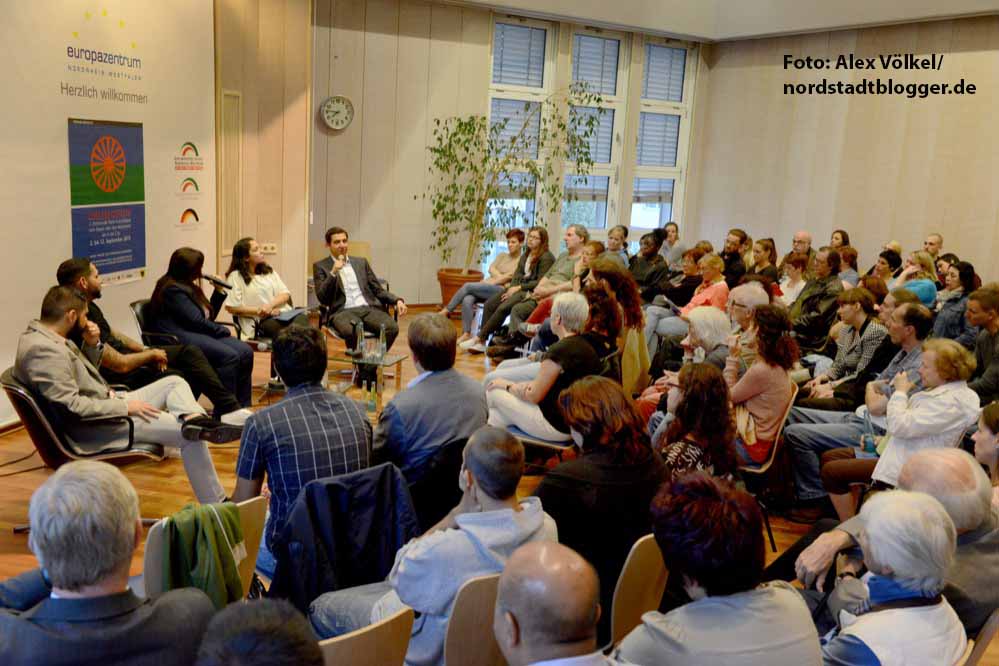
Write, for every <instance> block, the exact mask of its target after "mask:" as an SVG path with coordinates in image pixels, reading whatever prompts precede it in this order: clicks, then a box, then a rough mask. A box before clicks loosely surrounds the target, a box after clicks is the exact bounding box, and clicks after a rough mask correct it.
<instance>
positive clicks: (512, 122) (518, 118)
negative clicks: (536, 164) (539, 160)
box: [489, 97, 541, 157]
mask: <svg viewBox="0 0 999 666" xmlns="http://www.w3.org/2000/svg"><path fill="white" fill-rule="evenodd" d="M524 105H525V102H524V101H523V100H519V99H503V98H499V97H494V98H493V99H492V103H491V105H490V112H489V122H490V123H491V124H492V125H499V124H500V123H502V122H503V121H504V120H507V121H508V122H507V123H506V127H504V128H503V131H502V132H500V141H501V142H502V143H503V144H505V145H507V146H508V145H509V143H510V141H511V140H512V139H513V138H514V137H516V136H517V134H518V133H519V132H520V130H521V128H522V127H523V126H524V121H525V118H526V116H527V115H530V114H532V113H533V116H532V117H531V120H530V124H529V125H528V127H527V137H529V138H530V145H529V146H528V147H527V150H526V151H525V152H526V154H527V155H529V156H530V157H537V156H538V134H539V133H540V132H541V114H540V113H537V110H538V107H539V106H540V105H539V103H538V102H526V105H527V107H528V108H527V109H525V108H524ZM522 146H523V144H522Z"/></svg>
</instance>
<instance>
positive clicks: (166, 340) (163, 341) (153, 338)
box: [128, 298, 180, 347]
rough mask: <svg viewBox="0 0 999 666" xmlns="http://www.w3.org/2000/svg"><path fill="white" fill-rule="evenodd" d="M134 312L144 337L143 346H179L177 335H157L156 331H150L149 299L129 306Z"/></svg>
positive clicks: (134, 302) (143, 299) (137, 324)
mask: <svg viewBox="0 0 999 666" xmlns="http://www.w3.org/2000/svg"><path fill="white" fill-rule="evenodd" d="M128 306H129V307H130V308H131V310H132V316H133V317H135V325H136V326H138V328H139V333H140V335H142V344H144V345H146V346H147V347H155V346H157V345H179V344H180V340H179V339H178V338H177V336H176V335H173V334H171V333H157V332H156V331H150V330H149V326H148V325H149V319H150V317H149V299H148V298H142V299H139V300H138V301H132V302H131V303H129V304H128Z"/></svg>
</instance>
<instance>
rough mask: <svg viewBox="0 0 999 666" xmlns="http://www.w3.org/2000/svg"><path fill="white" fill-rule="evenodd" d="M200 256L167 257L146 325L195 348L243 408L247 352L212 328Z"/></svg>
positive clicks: (249, 370) (213, 311)
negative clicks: (164, 269)
mask: <svg viewBox="0 0 999 666" xmlns="http://www.w3.org/2000/svg"><path fill="white" fill-rule="evenodd" d="M204 265H205V255H204V254H202V252H201V251H200V250H195V249H194V248H192V247H182V248H180V249H178V250H175V251H174V253H173V254H172V255H170V265H169V267H168V268H167V272H166V274H165V275H163V277H161V278H160V279H159V280H157V282H156V288H155V289H154V290H153V296H152V299H151V301H150V315H151V321H150V322H149V326H150V328H151V329H152V330H154V331H159V332H160V333H170V334H171V335H175V336H177V338H178V339H179V340H180V341H181V342H182V343H185V344H190V345H194V346H196V347H198V348H199V349H201V351H202V352H204V354H205V357H206V358H207V359H208V362H209V363H211V364H212V367H213V368H215V372H217V373H218V376H219V379H220V380H221V381H222V383H223V384H224V385H225V386H226V388H228V389H229V390H230V391H232V393H233V394H234V395H235V396H236V400H238V401H239V404H241V405H242V406H244V407H248V406H249V405H250V398H251V395H250V393H251V381H252V380H251V376H252V374H253V350H252V349H251V348H250V346H249V345H247V344H246V343H245V342H241V341H239V340H237V339H236V338H234V337H231V336H230V334H229V329H228V328H226V327H225V326H222V325H221V324H217V323H215V321H214V319H215V316H216V315H217V314H218V311H217V308H215V307H213V306H212V303H211V302H209V300H208V299H207V298H206V297H205V293H204V292H203V291H202V289H201V276H202V273H201V271H202V268H203V267H204Z"/></svg>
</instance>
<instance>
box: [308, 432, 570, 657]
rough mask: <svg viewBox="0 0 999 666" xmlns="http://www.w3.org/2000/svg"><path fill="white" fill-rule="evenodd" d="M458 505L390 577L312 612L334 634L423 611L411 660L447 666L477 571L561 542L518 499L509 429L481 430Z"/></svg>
mask: <svg viewBox="0 0 999 666" xmlns="http://www.w3.org/2000/svg"><path fill="white" fill-rule="evenodd" d="M463 456H464V457H463V464H462V468H461V472H460V474H459V476H458V486H459V488H461V491H462V498H461V501H460V502H459V504H458V505H457V506H456V507H455V508H454V509H453V510H452V511H451V512H450V513H449V514H448V515H447V516H445V517H444V518H443V519H442V520H441V521H440V522H439V523H438V524H437V525H434V526H433V527H432V528H430V529H429V530H428V531H427V532H426V534H424V535H423V536H422V537H420V538H418V539H414V540H413V541H410V542H409V543H408V544H406V545H405V546H404V547H402V548H400V549H399V552H398V553H396V558H395V565H394V566H393V567H392V571H391V573H390V574H389V576H388V579H387V580H386V581H384V582H380V583H373V584H370V585H363V586H359V587H354V588H348V589H344V590H337V591H335V592H328V593H326V594H323V595H321V596H320V597H319V598H318V599H316V600H315V601H313V602H312V605H311V607H310V609H309V616H310V619H311V621H312V626H313V628H314V629H315V631H316V633H317V635H318V636H320V637H321V638H329V637H332V636H339V635H341V634H345V633H347V632H350V631H353V630H355V629H359V628H361V627H364V626H366V625H368V624H370V623H372V622H377V621H379V620H382V619H384V618H386V617H388V616H390V615H392V614H394V613H396V612H398V611H399V610H401V609H402V608H403V607H404V606H409V607H410V608H412V609H413V610H414V611H416V612H417V613H418V616H417V619H416V622H415V624H414V625H413V633H412V636H411V638H410V642H409V651H408V652H407V654H406V664H407V665H409V666H417V665H420V664H443V651H444V635H445V631H446V629H447V623H448V619H449V617H450V613H451V607H452V605H453V603H454V598H455V595H456V594H457V593H458V589H459V588H460V587H461V586H462V584H463V583H464V582H465V581H467V580H469V579H470V578H474V577H476V576H482V575H486V574H492V573H499V572H500V571H502V570H503V566H504V565H505V563H506V560H507V558H508V557H509V556H510V555H511V554H512V553H513V551H515V550H516V549H517V548H518V547H520V546H521V545H523V544H525V543H527V542H529V541H539V540H543V541H557V540H558V531H557V529H556V523H555V522H554V521H553V520H552V518H551V517H549V516H548V514H546V513H545V512H544V511H543V510H542V501H541V500H539V498H536V497H528V498H526V499H524V500H520V501H518V500H517V484H518V483H519V482H520V477H521V474H522V472H523V467H524V448H523V446H522V445H521V444H520V442H518V441H517V440H516V439H514V438H513V436H512V435H510V434H509V433H507V432H505V431H503V430H500V429H498V428H491V427H483V428H480V429H479V430H478V431H476V432H475V434H474V435H472V437H471V438H470V439H469V441H468V444H467V445H466V446H465V450H464V454H463Z"/></svg>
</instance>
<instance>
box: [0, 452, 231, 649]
mask: <svg viewBox="0 0 999 666" xmlns="http://www.w3.org/2000/svg"><path fill="white" fill-rule="evenodd" d="M28 513H29V516H30V520H31V533H30V536H29V537H28V545H29V546H30V547H31V550H32V551H33V552H34V553H35V557H37V558H38V562H39V564H40V565H41V568H39V569H35V570H33V571H29V572H27V573H24V574H21V575H20V576H18V577H17V578H14V579H11V580H7V581H3V582H2V583H0V636H2V637H3V639H2V640H0V663H2V664H9V665H10V666H18V665H20V664H47V665H48V666H60V665H62V664H67V665H68V664H73V665H74V666H79V665H81V664H94V665H98V666H113V665H114V664H129V665H136V664H138V665H145V664H148V665H149V666H152V665H153V664H156V665H157V666H164V665H165V666H172V665H174V664H176V665H177V666H180V665H181V664H183V665H184V666H187V664H191V663H193V661H194V657H195V655H196V654H197V650H198V644H199V643H200V642H201V636H202V634H203V633H204V631H205V627H206V626H207V624H208V620H209V619H210V618H211V616H212V614H213V613H214V612H215V608H214V606H213V605H212V602H211V600H209V598H208V596H207V595H206V594H205V593H204V592H202V591H201V590H196V589H193V588H185V589H177V590H171V591H169V592H167V593H165V594H163V595H161V596H159V597H157V598H156V599H155V600H150V599H143V598H142V597H138V596H136V595H135V594H134V593H133V592H132V591H131V590H130V589H129V587H128V573H129V567H130V566H131V564H132V556H133V554H134V552H135V548H136V546H138V544H139V543H140V542H141V540H142V538H143V536H142V535H143V532H142V522H141V521H140V519H139V498H138V496H137V495H136V494H135V489H134V488H132V484H130V483H129V482H128V479H126V478H125V475H124V474H122V473H121V471H120V470H118V469H117V468H116V467H113V466H112V465H109V464H107V463H102V462H96V461H92V460H84V461H76V462H71V463H67V464H65V465H63V466H62V467H60V468H59V470H58V471H56V473H55V474H53V475H52V476H50V477H49V478H48V479H47V480H46V481H45V483H43V484H42V485H41V486H40V487H39V488H38V490H36V491H35V493H34V495H32V497H31V506H30V508H29V510H28Z"/></svg>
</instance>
